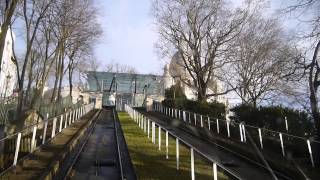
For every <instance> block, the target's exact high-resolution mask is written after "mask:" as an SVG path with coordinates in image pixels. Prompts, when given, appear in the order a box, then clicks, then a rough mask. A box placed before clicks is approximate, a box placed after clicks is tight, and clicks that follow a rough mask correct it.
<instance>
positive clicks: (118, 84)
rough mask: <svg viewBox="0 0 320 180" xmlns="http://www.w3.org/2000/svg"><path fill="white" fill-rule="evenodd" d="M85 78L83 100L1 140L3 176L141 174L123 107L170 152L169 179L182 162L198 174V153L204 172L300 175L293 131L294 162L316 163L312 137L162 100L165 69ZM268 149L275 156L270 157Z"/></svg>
mask: <svg viewBox="0 0 320 180" xmlns="http://www.w3.org/2000/svg"><path fill="white" fill-rule="evenodd" d="M86 80H87V83H86V88H85V89H83V90H82V91H81V92H80V93H79V95H80V96H81V97H82V98H83V102H84V104H83V105H81V106H79V107H77V108H75V109H72V110H70V111H66V112H64V113H62V114H60V115H58V116H55V117H52V118H47V119H43V120H41V121H38V122H37V123H36V124H34V125H32V126H30V127H28V128H26V129H24V130H22V131H19V132H17V133H15V134H12V135H10V136H7V137H5V138H4V139H2V140H1V141H0V142H1V143H2V144H7V141H8V140H10V141H9V142H10V148H11V149H10V148H9V150H8V149H5V151H4V152H5V153H4V154H3V160H4V163H3V165H2V171H1V174H0V179H128V180H129V179H133V180H135V179H139V177H137V173H136V169H135V168H134V165H133V162H132V159H131V157H130V152H129V148H128V142H126V139H125V136H124V131H123V127H122V125H121V124H120V121H119V117H118V113H126V114H128V117H130V118H131V120H132V122H133V123H134V124H135V126H136V128H137V129H138V130H139V131H141V132H140V133H141V134H143V136H145V138H148V140H149V141H150V142H148V143H152V144H154V146H155V149H156V150H157V151H162V152H163V153H164V154H165V156H164V157H163V162H162V163H164V164H166V161H168V160H169V159H171V160H172V159H173V161H174V164H175V165H176V167H175V168H174V169H175V170H176V171H175V173H176V174H177V176H175V177H176V178H173V179H185V178H182V177H183V176H179V174H180V173H181V172H180V170H181V171H186V169H187V170H188V172H187V173H188V178H190V179H192V180H194V179H197V177H199V173H198V174H197V172H196V171H197V168H196V167H197V165H198V164H197V163H199V161H197V160H196V159H199V158H202V159H204V160H205V161H206V162H207V163H209V164H210V166H211V170H210V174H209V175H208V176H204V177H206V178H202V179H209V178H210V179H212V178H213V179H215V180H217V179H249V180H250V179H262V180H264V179H265V180H268V179H304V177H307V175H306V174H304V173H303V170H301V171H296V170H295V169H294V168H292V167H293V166H298V165H297V163H296V164H293V163H292V161H293V160H292V159H293V158H292V159H289V160H288V158H287V156H286V155H287V154H290V153H291V149H290V148H291V146H292V145H290V144H289V143H288V141H289V140H290V138H291V140H292V139H293V138H297V141H295V142H297V143H300V144H298V145H299V146H301V149H303V150H302V153H301V154H302V155H301V156H299V158H300V161H299V163H301V164H303V163H304V164H306V165H305V166H304V167H307V168H308V169H309V171H310V172H312V171H316V168H314V162H313V151H312V146H311V145H310V141H309V140H307V141H305V139H302V138H300V137H293V136H290V135H289V134H286V133H282V132H275V131H269V130H267V129H260V128H256V127H252V126H244V124H242V123H239V122H235V121H229V120H228V119H225V120H222V119H216V118H213V117H209V116H208V115H202V114H197V113H195V112H189V111H186V110H183V109H175V108H173V107H166V106H164V105H163V104H162V103H161V102H162V100H163V99H164V90H165V85H164V84H165V83H164V78H163V76H157V75H151V74H130V73H110V72H96V71H90V72H87V77H86ZM249 131H250V134H249V133H248V132H249ZM254 132H256V133H254ZM278 136H279V137H280V139H278ZM170 139H171V141H173V142H174V144H172V142H170V143H169V140H170ZM298 140H299V141H298ZM300 140H301V141H300ZM270 142H271V143H274V144H275V146H276V147H277V149H276V150H275V151H276V152H279V153H277V154H276V155H275V154H272V153H270V152H271V151H270V149H268V148H269V147H268V146H269V145H270V144H271V143H270ZM136 146H138V145H136ZM163 146H164V147H163ZM172 146H173V147H172ZM275 146H272V147H271V148H273V147H275ZM234 147H236V148H238V149H235V148H234ZM248 147H250V148H248ZM183 149H184V150H183ZM169 150H170V151H171V152H169ZM273 150H274V148H273ZM183 152H184V153H185V152H187V155H185V154H182V153H183ZM243 152H245V153H243ZM172 154H173V155H172ZM266 154H267V155H266ZM268 154H269V155H270V154H271V156H275V157H276V158H278V159H277V160H278V161H277V162H280V163H279V164H272V161H271V160H270V159H268V158H269V157H268ZM169 155H170V158H169ZM290 155H291V157H293V155H292V154H290ZM186 159H187V160H186ZM296 159H298V158H296ZM301 159H302V160H301ZM182 161H187V162H188V163H187V164H188V166H187V168H186V167H182V166H183V165H184V163H185V162H184V163H183V162H182ZM270 162H271V163H270ZM282 164H284V166H285V167H284V166H279V165H282ZM302 167H303V166H302ZM163 168H164V169H165V168H166V167H163ZM200 177H201V176H200ZM200 179H201V178H200Z"/></svg>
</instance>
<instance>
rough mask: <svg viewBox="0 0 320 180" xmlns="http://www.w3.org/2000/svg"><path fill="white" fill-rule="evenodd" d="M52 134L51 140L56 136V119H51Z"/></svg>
mask: <svg viewBox="0 0 320 180" xmlns="http://www.w3.org/2000/svg"><path fill="white" fill-rule="evenodd" d="M52 123H53V124H52V132H51V138H53V137H54V136H55V135H56V124H57V118H53V122H52Z"/></svg>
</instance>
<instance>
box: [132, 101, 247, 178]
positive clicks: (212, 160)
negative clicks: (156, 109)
mask: <svg viewBox="0 0 320 180" xmlns="http://www.w3.org/2000/svg"><path fill="white" fill-rule="evenodd" d="M127 108H129V109H130V111H132V112H133V111H134V112H136V113H138V114H141V113H139V112H138V111H136V110H134V109H133V108H132V107H130V106H128V105H127ZM127 108H126V111H127ZM127 112H128V111H127ZM128 113H129V114H130V113H131V112H128ZM148 119H149V120H150V121H151V122H153V123H154V124H155V125H156V126H158V127H160V128H161V129H163V130H165V131H167V132H168V134H170V135H171V136H172V137H174V138H176V139H178V140H179V141H181V142H182V143H183V144H185V145H186V146H188V147H189V148H191V149H193V150H194V151H196V152H197V153H198V154H200V155H201V156H202V157H204V158H206V159H207V160H209V161H211V162H212V163H215V164H217V166H219V167H220V168H222V169H223V170H224V171H226V172H228V173H229V174H230V175H232V176H233V177H234V178H236V179H242V178H241V177H240V176H239V175H237V174H236V173H234V172H232V171H231V170H230V169H228V168H227V167H225V166H224V165H222V164H220V163H219V162H217V161H216V160H215V159H213V158H211V157H209V156H207V155H205V154H204V153H202V152H201V151H200V150H199V149H198V148H196V147H194V146H192V145H191V144H190V143H188V142H186V141H184V140H183V139H181V138H179V137H178V135H176V134H175V133H173V132H171V131H170V130H168V129H167V128H164V127H163V126H161V125H160V124H159V123H157V122H155V121H152V120H151V119H150V118H148Z"/></svg>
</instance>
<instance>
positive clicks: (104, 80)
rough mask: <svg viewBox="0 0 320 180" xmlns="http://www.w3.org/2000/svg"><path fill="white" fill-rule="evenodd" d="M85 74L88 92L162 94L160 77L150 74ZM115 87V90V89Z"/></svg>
mask: <svg viewBox="0 0 320 180" xmlns="http://www.w3.org/2000/svg"><path fill="white" fill-rule="evenodd" d="M86 74H87V83H88V84H87V90H88V91H91V92H92V91H93V92H94V91H102V90H103V91H109V90H110V91H115V89H117V93H124V94H125V93H137V94H140V93H143V92H144V90H146V91H145V92H146V94H148V95H161V94H163V86H162V76H157V75H152V74H129V73H111V72H97V71H89V72H87V73H86ZM116 87H117V88H116Z"/></svg>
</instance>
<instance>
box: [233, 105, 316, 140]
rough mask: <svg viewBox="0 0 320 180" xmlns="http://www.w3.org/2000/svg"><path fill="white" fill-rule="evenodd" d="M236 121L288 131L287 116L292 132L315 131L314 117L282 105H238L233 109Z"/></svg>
mask: <svg viewBox="0 0 320 180" xmlns="http://www.w3.org/2000/svg"><path fill="white" fill-rule="evenodd" d="M231 111H233V112H234V113H235V117H233V118H234V119H235V120H236V121H240V122H241V121H244V122H246V124H249V125H253V126H258V127H263V128H267V129H272V130H275V131H282V132H286V126H285V117H287V121H288V127H289V128H288V129H289V132H290V133H291V134H295V135H299V136H305V135H310V134H305V133H306V132H308V133H312V132H313V123H312V118H311V117H310V116H309V115H308V113H307V112H305V111H302V110H295V109H291V108H287V107H282V106H266V107H259V108H256V109H255V108H254V107H253V106H251V105H244V104H241V105H238V106H236V107H234V108H232V109H231Z"/></svg>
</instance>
